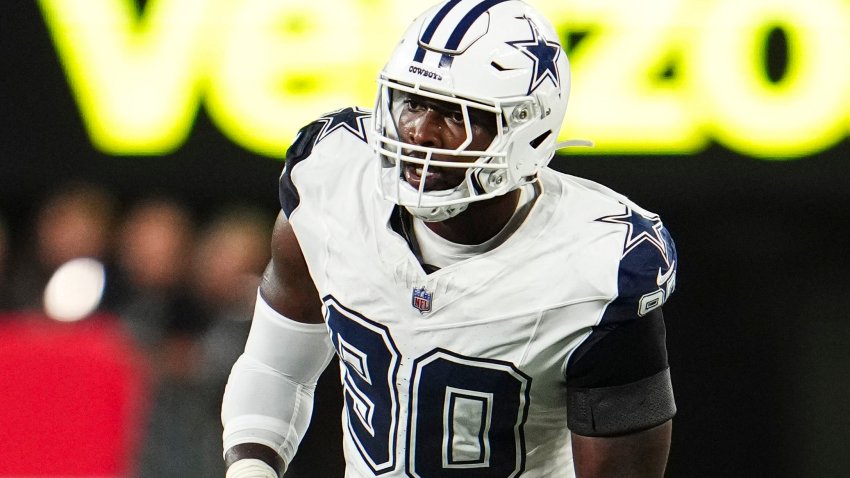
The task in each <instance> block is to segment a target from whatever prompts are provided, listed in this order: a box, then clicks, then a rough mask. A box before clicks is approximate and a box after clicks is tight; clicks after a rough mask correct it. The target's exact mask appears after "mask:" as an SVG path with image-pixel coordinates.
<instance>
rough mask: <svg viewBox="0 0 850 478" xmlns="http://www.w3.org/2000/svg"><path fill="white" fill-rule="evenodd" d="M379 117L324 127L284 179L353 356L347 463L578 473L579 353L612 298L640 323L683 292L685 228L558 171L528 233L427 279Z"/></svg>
mask: <svg viewBox="0 0 850 478" xmlns="http://www.w3.org/2000/svg"><path fill="white" fill-rule="evenodd" d="M368 121H369V117H368V112H367V111H365V110H360V109H357V108H355V109H345V110H340V111H339V112H336V113H334V114H331V115H328V116H326V117H324V118H322V119H321V120H319V123H314V128H313V129H312V134H311V136H310V137H309V138H299V141H300V142H301V143H300V146H299V148H300V152H302V153H303V154H302V155H301V157H298V158H297V161H296V160H292V161H289V162H288V163H287V165H286V171H285V172H284V177H283V178H282V187H281V197H282V203H283V204H284V211H285V212H286V213H287V215H288V217H289V221H290V223H291V225H292V227H293V229H294V231H295V233H296V236H297V237H298V241H299V243H300V246H301V249H302V251H303V254H304V257H305V259H306V262H307V265H308V267H309V270H310V274H311V275H312V278H313V280H314V282H315V284H316V288H317V289H318V291H319V294H320V295H321V297H322V300H323V303H324V314H325V318H326V321H327V326H328V330H329V333H330V334H331V337H332V342H333V344H334V346H335V347H336V352H337V354H338V356H339V359H340V360H341V364H342V367H341V370H342V372H341V380H342V383H343V387H344V395H345V397H344V405H345V407H344V412H343V428H344V440H345V445H344V449H345V454H346V463H347V471H346V476H347V477H373V476H383V477H403V476H404V477H407V476H410V477H423V478H425V477H427V478H432V477H454V476H458V477H484V476H486V477H496V478H499V477H515V476H523V477H549V476H558V477H564V476H572V473H573V472H572V470H573V465H572V456H571V450H570V434H569V431H568V429H567V410H566V398H565V383H566V373H567V370H566V364H567V361H568V359H569V357H570V354H571V352H572V351H573V350H575V349H576V347H577V346H579V345H580V344H581V343H582V341H583V340H584V339H585V338H586V337H587V336H588V335H589V334H590V332H591V330H592V329H591V328H592V327H594V326H596V325H598V324H600V322H604V321H605V320H607V319H606V311H608V312H611V311H613V310H614V309H616V311H615V312H616V314H617V315H616V317H615V316H612V317H613V318H612V319H611V320H625V319H624V318H623V317H631V318H634V319H638V318H639V317H640V316H642V315H644V314H646V313H647V312H649V311H650V310H652V309H654V308H656V307H659V306H660V305H661V304H662V303H663V302H664V301H665V300H666V298H667V297H668V296H669V294H670V293H672V290H673V287H674V284H675V250H674V249H673V246H672V241H671V240H670V238H669V235H668V234H667V232H666V230H665V229H664V228H663V226H662V225H661V222H660V220H659V219H658V217H657V216H656V215H654V214H652V213H649V212H647V211H645V210H643V209H641V208H639V207H638V206H637V205H635V204H634V203H632V202H631V201H629V200H628V199H626V198H625V197H624V196H622V195H619V194H617V193H614V192H613V191H611V190H610V189H607V188H605V187H603V186H600V185H598V184H596V183H593V182H591V181H587V180H583V179H579V178H575V177H571V176H568V175H564V174H561V173H558V172H555V171H554V170H551V169H544V170H543V171H542V172H541V173H540V175H539V184H540V190H541V192H540V195H539V197H538V198H537V200H536V202H535V204H534V206H533V208H532V209H531V211H530V213H529V214H528V216H527V217H526V219H525V220H524V222H523V223H522V225H520V226H519V228H518V229H517V230H516V231H515V232H514V233H513V234H512V235H511V236H510V238H508V239H507V240H506V241H505V242H503V243H502V244H500V245H499V246H498V247H496V248H494V249H492V250H490V251H488V252H486V253H484V254H481V255H479V256H476V257H473V258H470V259H467V260H463V261H461V262H458V263H455V264H453V265H450V266H448V267H444V268H442V269H440V270H438V271H436V272H432V273H430V274H426V273H425V272H424V271H423V269H422V267H421V265H420V264H419V262H418V261H417V259H416V257H415V256H414V254H413V253H412V252H411V250H410V248H409V246H408V244H407V242H406V241H405V239H404V238H403V237H402V236H400V235H399V234H397V233H396V232H394V230H393V229H392V228H391V227H390V225H389V221H390V218H391V215H392V214H393V213H394V209H395V206H394V204H392V203H390V202H387V201H385V200H384V199H382V198H381V195H380V193H379V192H378V189H377V183H378V178H377V176H378V175H379V174H381V172H382V170H381V165H380V161H379V160H378V159H376V157H375V154H374V152H373V150H372V148H371V147H370V146H369V144H368V141H369V140H370V138H369V137H368V127H366V128H364V122H365V123H366V125H365V126H368ZM305 134H306V133H305ZM624 311H625V312H624Z"/></svg>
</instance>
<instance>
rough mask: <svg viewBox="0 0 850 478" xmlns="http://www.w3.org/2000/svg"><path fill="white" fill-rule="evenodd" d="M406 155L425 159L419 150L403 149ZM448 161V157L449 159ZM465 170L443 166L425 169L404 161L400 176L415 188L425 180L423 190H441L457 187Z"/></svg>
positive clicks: (420, 165) (419, 165)
mask: <svg viewBox="0 0 850 478" xmlns="http://www.w3.org/2000/svg"><path fill="white" fill-rule="evenodd" d="M405 153H406V155H408V156H411V157H414V158H418V159H425V157H426V155H425V153H423V152H421V151H405ZM433 159H435V160H442V161H446V160H447V159H444V158H433ZM449 161H450V159H449ZM465 173H466V170H465V169H464V168H444V167H438V166H430V167H428V168H427V169H426V168H425V166H424V165H422V164H416V163H411V162H406V163H405V164H404V167H403V168H402V176H403V177H404V180H405V181H406V182H407V184H410V185H411V186H412V187H414V188H415V189H419V187H420V186H421V185H422V182H423V181H424V182H425V189H424V190H425V191H442V190H446V189H452V188H454V187H457V186H458V185H459V184H460V183H462V182H463V180H464V177H465V175H466V174H465Z"/></svg>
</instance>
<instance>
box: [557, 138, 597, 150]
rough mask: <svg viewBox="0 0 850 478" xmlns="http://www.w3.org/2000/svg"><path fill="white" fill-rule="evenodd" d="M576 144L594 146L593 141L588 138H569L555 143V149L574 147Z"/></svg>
mask: <svg viewBox="0 0 850 478" xmlns="http://www.w3.org/2000/svg"><path fill="white" fill-rule="evenodd" d="M574 146H586V147H588V148H592V147H593V141H590V140H587V139H568V140H566V141H561V142H560V143H557V144H555V151H557V150H559V149H564V148H572V147H574Z"/></svg>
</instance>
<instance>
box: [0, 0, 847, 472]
mask: <svg viewBox="0 0 850 478" xmlns="http://www.w3.org/2000/svg"><path fill="white" fill-rule="evenodd" d="M0 58H3V63H4V64H3V72H4V73H3V75H2V80H0V84H2V98H3V103H2V107H0V118H2V128H0V215H2V216H5V218H6V221H7V222H8V223H9V224H10V225H11V230H12V235H13V239H15V240H18V241H23V240H24V239H25V237H26V229H27V224H28V221H29V220H30V214H31V213H32V212H33V210H34V208H35V206H36V205H37V204H38V202H39V201H40V200H41V199H42V198H44V197H45V196H46V195H47V194H48V193H49V192H50V191H52V190H55V189H56V188H57V187H59V186H60V185H61V184H63V183H64V182H66V181H68V180H71V179H82V180H89V181H93V182H96V183H99V184H103V185H105V186H107V187H108V188H109V189H111V190H112V191H114V192H115V193H116V195H118V196H119V197H120V198H121V199H122V200H126V201H131V200H133V199H134V198H137V197H142V196H145V195H147V194H150V193H152V192H154V191H161V192H163V193H167V194H170V195H173V196H175V197H178V198H180V199H182V200H183V201H185V202H186V203H187V204H190V205H191V206H192V207H193V208H195V209H196V210H197V211H198V212H199V213H200V214H204V213H205V212H206V211H209V210H210V209H211V208H213V207H215V206H216V205H218V204H224V203H228V202H233V201H242V202H247V203H252V204H258V205H260V206H261V207H263V208H264V209H265V210H267V211H268V215H269V220H270V221H272V220H273V218H274V215H275V214H276V212H277V207H278V206H277V177H278V175H279V173H280V169H281V167H282V163H280V162H277V161H275V160H273V159H270V158H268V157H263V156H259V155H255V154H252V153H249V152H246V151H245V150H244V149H241V148H239V147H238V146H236V145H234V144H233V143H232V142H231V141H229V140H228V139H227V138H225V137H224V136H223V135H222V134H221V133H220V132H219V131H218V130H217V129H216V128H214V127H213V126H212V125H211V124H210V122H209V121H208V120H207V117H206V114H205V113H204V111H203V110H201V111H200V113H199V115H198V118H197V120H196V124H195V127H194V128H193V130H192V133H191V136H190V137H189V139H188V141H187V142H186V144H185V145H183V146H182V147H181V148H180V149H179V150H177V151H175V152H174V153H172V154H169V155H166V156H155V157H135V156H122V157H119V156H109V155H105V154H103V153H100V152H98V151H97V150H96V149H94V148H93V147H92V145H91V143H90V141H89V138H88V136H87V134H86V132H85V130H84V128H83V125H82V124H81V121H80V118H79V112H78V110H77V107H76V105H75V103H74V101H73V99H72V97H71V93H70V91H69V87H68V84H67V83H66V81H65V78H64V76H63V72H62V69H61V67H60V66H59V63H58V61H57V57H56V52H55V50H54V47H53V44H52V43H51V41H50V38H49V35H48V33H47V31H46V28H45V26H44V22H43V19H42V17H41V14H40V12H39V11H38V8H37V7H36V6H35V5H34V4H33V3H32V2H3V4H2V6H0ZM575 94H581V92H575ZM340 106H345V105H340ZM293 114H297V113H296V112H293ZM308 120H309V118H304V121H305V122H307V121H308ZM282 153H283V152H281V156H282ZM552 165H553V167H555V168H556V169H559V170H562V171H565V172H569V173H571V174H575V175H578V176H583V177H586V178H589V179H593V180H596V181H599V182H601V183H603V184H606V185H608V186H610V187H612V188H613V189H615V190H617V191H619V192H621V193H623V194H625V195H627V196H629V197H631V198H632V199H634V200H636V201H637V202H638V203H640V204H641V205H643V206H645V207H646V208H648V209H650V210H652V211H655V212H658V213H660V214H661V215H662V218H663V219H664V221H665V224H666V225H667V226H668V228H669V229H670V231H671V232H672V234H673V237H674V239H675V241H676V244H677V248H678V252H679V258H680V264H679V275H678V282H677V292H676V294H675V295H674V296H673V298H672V299H671V301H670V302H669V304H668V305H667V306H665V316H666V318H667V322H668V343H669V351H670V352H669V353H670V362H671V365H672V373H673V380H674V385H675V390H676V398H677V402H678V407H679V413H678V417H677V418H676V420H675V425H674V439H673V446H672V451H671V456H670V467H669V473H668V476H671V477H675V478H687V477H694V478H702V477H716V476H723V477H752V476H773V477H798V476H812V477H827V476H848V475H850V458H848V455H847V453H846V449H845V447H846V446H847V443H850V412H848V408H847V407H846V402H847V397H848V396H850V381H848V380H847V375H848V372H850V353H848V351H847V350H848V349H847V344H848V343H850V326H848V322H847V319H848V312H847V311H848V310H850V298H848V297H850V294H848V293H847V292H846V289H847V287H848V284H850V282H848V275H847V271H848V270H850V254H848V253H847V244H848V238H850V187H848V185H847V179H846V178H847V177H848V176H850V142H848V141H847V140H845V141H843V142H842V143H841V144H840V145H838V146H837V147H835V148H832V149H830V150H828V151H825V152H822V153H818V154H816V155H814V156H810V157H804V158H800V159H795V160H788V161H769V160H762V159H754V158H751V157H746V156H742V155H739V154H736V153H732V152H730V151H728V150H726V149H723V148H722V147H719V146H711V147H709V148H708V149H707V150H706V151H704V152H701V153H699V154H696V155H682V156H673V155H662V156H629V155H619V156H563V157H558V158H556V159H555V160H554V161H553V163H552ZM334 379H335V377H333V376H332V375H331V376H328V375H326V376H325V378H324V379H323V380H324V381H328V380H331V381H332V380H334ZM322 390H324V392H321V393H323V394H327V395H323V394H320V398H319V401H318V405H317V407H316V412H317V413H318V414H321V416H320V417H318V418H316V419H315V420H314V422H315V424H316V427H315V428H314V429H313V430H311V432H310V438H308V441H307V442H306V443H305V446H304V447H303V450H302V451H303V453H302V456H301V457H299V460H300V462H303V463H299V464H298V465H297V466H304V467H310V466H317V465H311V464H310V462H311V460H315V461H314V462H313V463H321V466H324V467H325V468H323V469H328V468H330V469H331V471H333V469H334V468H336V467H337V466H338V462H335V461H333V460H328V458H327V455H326V453H327V452H326V451H324V450H325V447H328V446H329V445H328V443H327V441H328V440H336V439H337V437H338V436H339V430H338V428H339V411H338V410H337V409H335V408H336V407H338V406H339V403H340V402H339V400H337V399H336V397H333V396H331V395H332V394H333V393H334V391H336V385H334V384H333V383H330V382H326V384H325V385H324V386H323V388H322ZM22 432H25V431H22ZM319 447H322V450H321V451H320V450H319ZM331 448H332V449H333V450H336V451H337V452H339V450H340V448H339V447H334V446H332V447H331ZM0 468H2V465H0ZM331 471H329V472H331ZM336 471H338V468H336ZM340 476H341V475H340Z"/></svg>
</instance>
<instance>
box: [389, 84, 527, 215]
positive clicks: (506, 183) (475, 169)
mask: <svg viewBox="0 0 850 478" xmlns="http://www.w3.org/2000/svg"><path fill="white" fill-rule="evenodd" d="M378 82H379V84H380V88H379V92H378V97H377V102H376V107H375V120H374V123H373V124H374V129H375V131H374V132H375V149H376V151H377V153H378V155H379V156H380V158H381V165H382V166H383V168H384V169H383V171H382V174H381V176H380V181H379V182H380V184H379V188H380V190H381V192H382V194H383V196H384V198H386V199H388V200H390V201H392V202H394V203H396V204H398V205H400V206H404V207H406V208H407V209H408V211H410V212H411V214H413V215H415V216H417V217H419V218H421V219H423V220H425V221H428V222H437V221H444V220H446V219H448V218H450V217H453V216H455V215H457V214H460V213H461V212H463V211H464V210H465V209H466V208H467V206H468V205H469V203H471V202H476V201H483V200H486V199H490V198H493V197H495V196H500V195H502V194H505V193H507V192H509V191H511V190H513V189H515V188H517V187H519V186H521V185H523V184H527V183H528V182H531V181H533V180H534V179H535V178H534V177H530V176H519V177H518V176H517V173H519V172H520V171H519V170H518V168H514V170H513V171H512V170H510V167H509V163H510V162H509V161H508V158H509V155H510V151H509V148H508V146H509V145H510V144H511V141H510V139H511V136H512V135H513V133H514V132H515V131H517V130H520V129H521V128H522V127H523V125H524V124H525V123H527V122H529V121H530V120H531V119H532V118H533V117H534V115H539V114H540V107H539V105H538V104H537V103H536V102H535V101H534V98H531V97H518V98H513V99H500V100H495V101H493V100H492V99H490V100H488V99H483V98H474V97H468V96H467V97H458V96H455V95H452V94H451V93H447V92H439V91H436V90H435V89H433V88H425V87H422V86H421V85H418V84H417V85H405V84H403V83H400V82H397V81H392V80H390V79H387V78H385V77H383V76H382V77H381V78H379V80H378ZM410 98H421V99H422V100H423V101H425V102H428V101H431V100H433V101H434V102H439V103H442V104H446V105H449V106H453V107H455V108H456V109H455V110H454V111H455V115H456V116H457V118H456V119H457V121H458V123H459V122H460V121H462V122H463V128H464V130H465V133H466V136H465V140H464V141H463V143H462V144H460V145H459V146H458V147H457V148H454V149H441V148H436V147H431V146H425V145H418V144H413V143H411V142H407V141H405V138H402V134H401V133H400V131H399V122H400V117H401V115H402V112H403V109H404V108H405V105H406V102H407V101H409V100H410ZM482 122H487V123H488V124H487V125H486V128H488V129H490V130H491V131H492V132H493V139H492V141H491V142H490V144H489V145H488V146H487V147H486V148H485V149H477V150H476V149H471V148H470V145H471V143H472V142H473V125H474V124H477V125H479V126H481V124H482ZM410 167H413V168H419V169H418V170H417V173H418V176H419V177H420V178H421V179H422V180H421V181H420V182H419V186H418V188H416V187H414V186H413V185H411V184H410V183H409V182H408V181H407V179H406V178H405V170H406V169H408V168H410ZM433 168H441V169H463V170H464V176H463V180H461V181H460V182H459V183H458V184H456V185H454V186H452V187H449V188H447V189H436V190H431V189H428V188H426V181H425V178H426V177H427V174H428V172H429V171H432V170H433Z"/></svg>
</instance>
